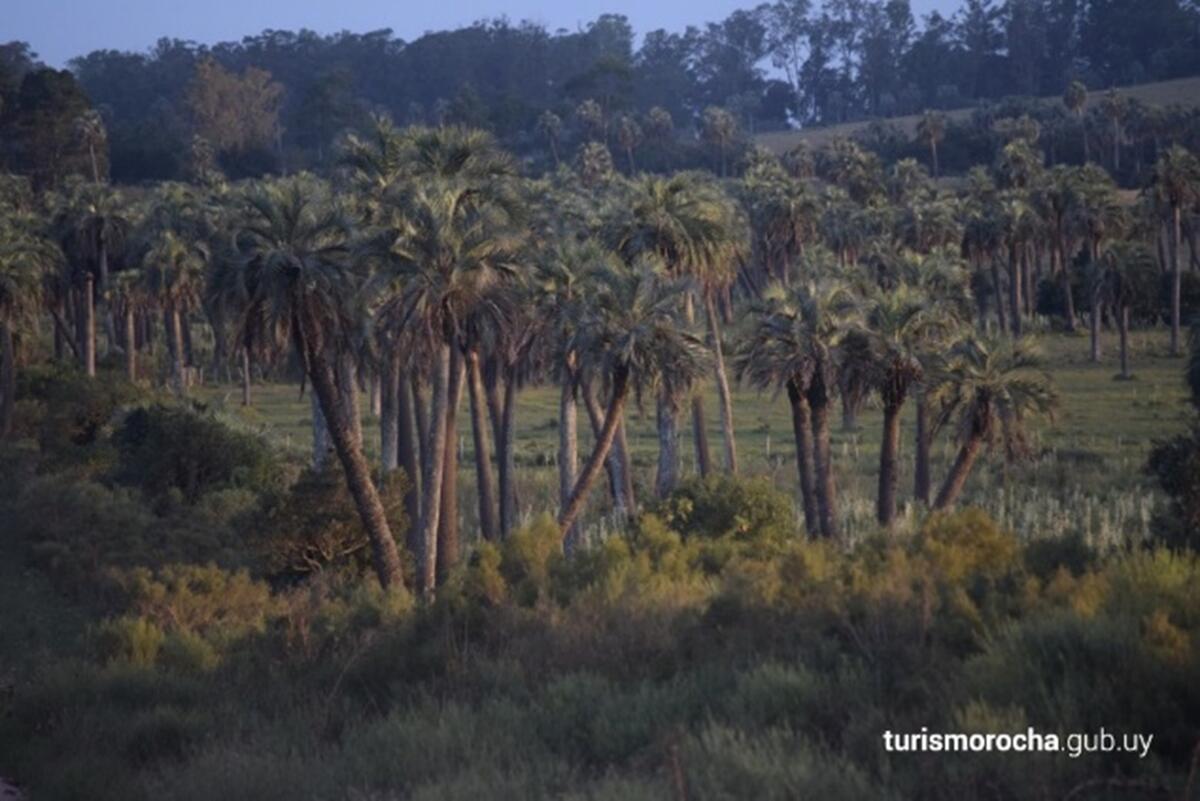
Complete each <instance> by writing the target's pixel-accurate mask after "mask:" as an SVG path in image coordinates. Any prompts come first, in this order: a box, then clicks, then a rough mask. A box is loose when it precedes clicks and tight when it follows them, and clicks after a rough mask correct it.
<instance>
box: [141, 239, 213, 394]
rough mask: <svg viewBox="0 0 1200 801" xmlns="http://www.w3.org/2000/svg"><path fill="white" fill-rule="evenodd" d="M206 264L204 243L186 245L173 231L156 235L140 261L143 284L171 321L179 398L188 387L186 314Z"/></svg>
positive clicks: (199, 289) (197, 297) (199, 287)
mask: <svg viewBox="0 0 1200 801" xmlns="http://www.w3.org/2000/svg"><path fill="white" fill-rule="evenodd" d="M207 262H208V249H207V246H206V245H205V244H204V243H203V242H188V241H186V240H184V239H183V237H181V236H179V235H178V234H176V233H174V232H173V231H163V232H161V233H160V234H158V236H156V237H155V238H154V240H153V242H152V243H151V244H150V247H149V248H148V249H147V251H146V254H145V255H144V256H143V257H142V270H143V272H144V273H145V277H146V284H147V286H148V288H149V290H150V292H151V294H152V295H153V296H154V297H155V298H156V300H157V301H158V303H159V305H161V306H162V308H163V309H164V310H165V311H166V313H167V315H168V316H169V319H170V321H171V325H170V336H171V342H172V356H173V360H172V361H173V364H174V369H173V370H172V378H173V382H174V385H175V392H176V393H177V394H179V395H184V394H186V393H187V390H188V383H189V381H188V377H187V372H186V370H187V368H186V359H187V353H186V350H185V347H184V330H183V327H184V326H185V325H187V324H188V322H187V319H186V315H187V310H188V309H189V308H192V307H194V306H195V305H196V304H197V303H199V301H200V297H201V295H202V292H203V288H204V286H203V282H204V273H205V265H206V264H207Z"/></svg>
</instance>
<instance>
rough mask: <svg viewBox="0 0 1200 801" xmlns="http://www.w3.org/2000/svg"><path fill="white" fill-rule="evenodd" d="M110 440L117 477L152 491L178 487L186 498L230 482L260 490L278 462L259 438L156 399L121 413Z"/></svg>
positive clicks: (268, 484) (274, 480)
mask: <svg viewBox="0 0 1200 801" xmlns="http://www.w3.org/2000/svg"><path fill="white" fill-rule="evenodd" d="M114 440H115V442H116V445H117V449H118V452H119V454H120V460H119V462H118V466H117V480H118V481H120V482H121V483H123V484H127V485H130V486H137V487H141V488H142V489H144V490H145V491H146V492H148V493H150V494H151V495H155V496H163V495H166V494H167V493H168V492H169V491H171V490H176V491H178V492H180V493H181V494H182V495H183V498H184V499H185V500H186V501H187V502H188V503H195V502H196V500H197V499H198V498H199V497H200V496H201V495H204V494H205V493H208V492H213V491H215V490H222V489H227V488H231V487H241V488H246V489H250V490H253V491H256V492H262V491H265V490H268V489H271V488H273V487H275V486H276V485H277V484H278V477H279V466H278V464H277V460H276V458H275V456H274V454H273V453H272V452H271V450H270V448H269V447H268V446H267V444H266V443H265V442H264V441H263V440H261V439H260V438H258V437H256V436H253V435H250V434H245V433H242V432H240V431H235V430H234V429H232V428H230V427H229V426H227V425H225V424H224V423H222V422H220V421H219V420H216V419H215V418H213V417H212V416H211V415H207V414H202V413H200V412H197V411H195V410H194V409H185V408H179V407H173V406H164V405H161V404H159V405H155V406H150V407H143V408H138V409H134V410H133V411H131V412H129V414H127V415H125V419H124V420H123V421H122V423H121V425H120V428H119V429H118V430H117V432H116V435H115V437H114Z"/></svg>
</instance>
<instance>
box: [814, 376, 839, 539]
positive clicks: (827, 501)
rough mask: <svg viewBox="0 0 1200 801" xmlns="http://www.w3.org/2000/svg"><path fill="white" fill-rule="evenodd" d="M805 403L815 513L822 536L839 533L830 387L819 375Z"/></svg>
mask: <svg viewBox="0 0 1200 801" xmlns="http://www.w3.org/2000/svg"><path fill="white" fill-rule="evenodd" d="M807 395H808V406H809V410H810V414H811V416H812V428H813V467H814V469H815V470H816V490H817V515H818V518H819V520H820V524H821V536H822V537H825V538H826V539H836V538H837V536H838V513H837V487H836V486H835V485H834V478H833V451H832V448H831V447H830V441H829V391H828V388H827V385H826V380H825V378H824V377H822V376H819V375H818V376H817V377H816V378H814V379H813V381H812V383H811V384H810V385H809V388H808V392H807Z"/></svg>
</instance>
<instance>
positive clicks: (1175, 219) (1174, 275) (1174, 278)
mask: <svg viewBox="0 0 1200 801" xmlns="http://www.w3.org/2000/svg"><path fill="white" fill-rule="evenodd" d="M1180 218H1181V210H1180V204H1178V203H1175V204H1173V205H1172V207H1171V221H1172V239H1173V240H1174V249H1173V250H1172V251H1171V267H1172V269H1171V355H1172V356H1178V355H1179V343H1180V339H1181V338H1180V335H1179V327H1180V311H1179V298H1180V294H1181V293H1180V288H1181V280H1182V274H1181V273H1180V271H1179V251H1180V249H1181V248H1182V247H1183V243H1182V242H1181V227H1182V222H1181V219H1180Z"/></svg>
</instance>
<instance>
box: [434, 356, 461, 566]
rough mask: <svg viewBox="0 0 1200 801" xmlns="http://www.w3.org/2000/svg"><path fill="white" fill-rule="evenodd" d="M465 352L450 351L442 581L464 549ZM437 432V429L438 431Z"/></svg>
mask: <svg viewBox="0 0 1200 801" xmlns="http://www.w3.org/2000/svg"><path fill="white" fill-rule="evenodd" d="M465 368H466V365H464V364H463V358H462V352H461V351H460V350H459V349H458V348H457V347H454V348H453V350H452V351H451V354H450V381H449V384H448V386H447V390H446V420H445V428H444V430H443V432H442V442H443V447H444V449H445V451H446V453H445V455H444V456H443V457H442V459H443V465H444V468H443V470H442V514H441V518H440V520H439V522H438V541H437V548H438V556H437V579H438V581H439V583H440V582H441V580H442V579H444V578H445V577H446V576H447V575H448V574H449V573H450V569H451V568H453V567H454V566H455V565H456V564H457V563H458V556H459V553H460V552H461V545H460V543H459V532H458V407H459V406H460V405H461V404H462V394H463V383H464V381H463V377H464V376H463V374H464V372H465ZM434 433H435V434H436V433H437V432H436V430H435V432H434Z"/></svg>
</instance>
